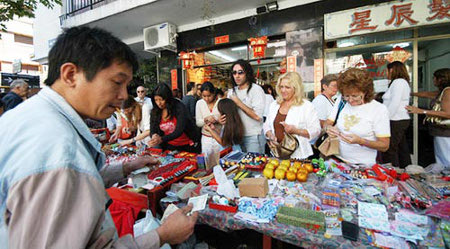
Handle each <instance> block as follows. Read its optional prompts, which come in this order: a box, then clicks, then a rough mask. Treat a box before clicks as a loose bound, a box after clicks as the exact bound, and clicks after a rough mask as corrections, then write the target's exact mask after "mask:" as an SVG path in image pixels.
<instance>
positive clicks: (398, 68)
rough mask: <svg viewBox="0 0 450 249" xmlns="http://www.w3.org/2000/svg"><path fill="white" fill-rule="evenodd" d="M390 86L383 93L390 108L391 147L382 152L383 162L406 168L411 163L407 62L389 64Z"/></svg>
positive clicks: (409, 89)
mask: <svg viewBox="0 0 450 249" xmlns="http://www.w3.org/2000/svg"><path fill="white" fill-rule="evenodd" d="M387 69H388V79H389V80H390V83H389V88H388V89H387V91H386V92H385V93H384V94H383V104H384V105H385V106H386V107H387V108H388V111H389V119H390V127H391V139H390V142H389V149H388V150H387V151H386V152H383V154H382V160H383V163H392V165H393V166H395V167H400V168H406V166H408V165H410V164H411V156H410V153H409V147H408V143H407V141H406V130H407V129H408V127H409V123H410V117H409V114H408V111H407V110H406V109H405V106H407V105H408V104H409V95H410V93H411V88H410V87H409V75H408V71H407V70H406V66H405V64H403V63H402V62H400V61H394V62H391V63H389V64H388V65H387Z"/></svg>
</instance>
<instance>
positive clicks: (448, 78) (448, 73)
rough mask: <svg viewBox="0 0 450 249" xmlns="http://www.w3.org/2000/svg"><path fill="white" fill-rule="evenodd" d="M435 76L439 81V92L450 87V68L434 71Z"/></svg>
mask: <svg viewBox="0 0 450 249" xmlns="http://www.w3.org/2000/svg"><path fill="white" fill-rule="evenodd" d="M433 76H434V77H436V80H437V81H438V88H439V91H440V92H442V91H443V90H444V88H446V87H449V86H450V68H441V69H438V70H436V71H434V73H433Z"/></svg>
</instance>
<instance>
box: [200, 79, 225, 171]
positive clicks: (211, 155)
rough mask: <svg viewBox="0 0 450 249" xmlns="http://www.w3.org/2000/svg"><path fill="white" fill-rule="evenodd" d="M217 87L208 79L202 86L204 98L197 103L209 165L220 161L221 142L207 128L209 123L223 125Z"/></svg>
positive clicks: (202, 140) (203, 145) (203, 150)
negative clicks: (220, 121) (218, 106)
mask: <svg viewBox="0 0 450 249" xmlns="http://www.w3.org/2000/svg"><path fill="white" fill-rule="evenodd" d="M216 90H217V89H216V88H215V87H214V85H213V84H212V83H211V82H209V81H207V82H205V83H203V84H202V87H201V88H200V91H201V95H202V99H200V100H199V101H197V104H196V105H195V120H196V123H197V126H198V127H200V128H202V139H201V144H202V153H204V154H205V155H206V156H207V158H208V163H207V165H217V163H218V162H219V152H220V144H219V143H217V141H216V140H215V139H214V138H213V137H212V135H211V133H210V132H209V131H208V130H207V129H206V127H208V126H209V125H213V126H217V128H218V129H220V128H221V127H222V125H221V124H220V123H219V118H220V113H219V110H218V109H217V105H218V103H219V99H218V98H217V94H216Z"/></svg>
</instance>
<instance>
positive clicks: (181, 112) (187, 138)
mask: <svg viewBox="0 0 450 249" xmlns="http://www.w3.org/2000/svg"><path fill="white" fill-rule="evenodd" d="M152 99H153V102H154V105H153V106H154V107H153V109H152V114H151V118H150V137H151V139H150V140H149V141H148V142H147V145H148V146H150V147H161V148H162V149H164V150H178V151H187V152H195V153H197V152H198V148H199V146H198V140H199V137H200V136H199V132H198V130H197V127H196V126H195V124H194V122H195V121H194V120H192V118H191V117H190V115H189V112H188V110H187V109H186V107H185V106H184V105H183V103H181V101H179V100H178V99H176V98H174V97H173V96H172V91H171V90H170V88H169V86H168V85H166V84H164V83H161V84H159V85H158V86H157V87H156V88H155V90H154V91H153V97H152Z"/></svg>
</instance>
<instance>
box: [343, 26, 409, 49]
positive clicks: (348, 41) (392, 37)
mask: <svg viewBox="0 0 450 249" xmlns="http://www.w3.org/2000/svg"><path fill="white" fill-rule="evenodd" d="M387 34H389V35H387ZM408 38H413V31H412V30H400V31H394V32H392V31H389V33H387V32H383V33H375V34H368V35H363V36H354V37H348V38H342V39H338V40H337V41H336V45H337V47H338V48H343V47H352V46H356V45H364V44H371V43H377V42H386V41H396V40H404V39H408Z"/></svg>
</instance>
